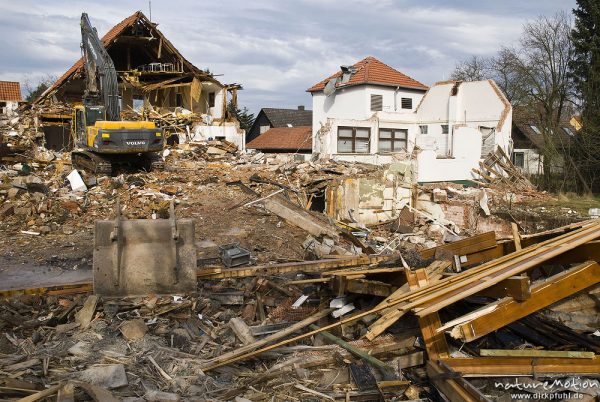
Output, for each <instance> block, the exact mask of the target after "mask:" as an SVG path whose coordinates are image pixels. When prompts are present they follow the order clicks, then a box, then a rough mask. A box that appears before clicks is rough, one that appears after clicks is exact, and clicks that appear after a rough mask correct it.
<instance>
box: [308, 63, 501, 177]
mask: <svg viewBox="0 0 600 402" xmlns="http://www.w3.org/2000/svg"><path fill="white" fill-rule="evenodd" d="M308 92H311V94H312V98H313V153H315V154H317V156H318V157H319V158H325V159H333V160H349V161H357V162H364V163H373V164H389V163H394V162H396V161H407V160H412V161H414V171H416V172H417V173H416V179H417V180H418V181H419V182H433V181H450V180H468V179H471V178H472V174H471V169H473V168H475V167H477V166H478V164H479V161H480V160H481V158H482V157H483V156H485V155H486V154H487V153H488V152H490V151H493V150H495V148H496V147H497V146H500V147H502V148H503V149H504V150H505V151H506V152H507V153H508V152H510V149H509V148H510V128H511V117H512V109H511V106H510V103H509V102H508V100H507V99H506V97H505V96H504V95H503V94H502V91H500V89H499V88H498V87H497V86H496V84H495V83H494V82H493V81H491V80H488V81H476V82H459V81H445V82H439V83H436V84H434V86H433V87H431V88H429V89H428V88H427V87H426V86H425V85H424V84H422V83H420V82H418V81H416V80H414V79H413V78H411V77H408V76H407V75H405V74H402V73H401V72H399V71H397V70H395V69H393V68H392V67H390V66H388V65H386V64H384V63H382V62H381V61H379V60H377V59H375V58H374V57H367V58H365V59H363V60H361V61H359V62H358V63H356V64H354V65H353V66H350V67H342V70H341V71H339V72H338V73H336V74H334V75H332V76H331V77H329V78H327V79H325V80H323V81H321V82H319V83H317V84H315V85H314V86H313V87H311V88H309V89H308Z"/></svg>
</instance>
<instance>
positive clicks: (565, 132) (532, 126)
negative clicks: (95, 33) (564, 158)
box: [513, 107, 577, 149]
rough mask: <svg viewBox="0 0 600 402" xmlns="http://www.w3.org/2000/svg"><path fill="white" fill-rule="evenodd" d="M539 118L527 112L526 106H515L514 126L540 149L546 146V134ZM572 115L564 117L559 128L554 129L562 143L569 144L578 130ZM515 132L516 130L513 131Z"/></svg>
mask: <svg viewBox="0 0 600 402" xmlns="http://www.w3.org/2000/svg"><path fill="white" fill-rule="evenodd" d="M538 120H539V119H536V118H535V116H532V114H531V113H529V112H527V111H526V110H525V109H524V108H521V107H515V108H514V109H513V124H514V126H515V127H516V128H517V129H518V130H519V131H520V132H521V133H522V134H523V135H524V136H525V137H526V138H527V139H528V140H529V141H530V142H531V144H532V145H533V146H535V147H536V148H538V149H540V148H542V147H543V146H544V142H545V141H544V134H543V133H542V128H541V126H540V123H539V122H538ZM569 121H570V117H562V118H561V120H560V122H559V124H558V126H559V128H558V129H556V130H554V132H553V134H554V135H556V136H557V137H556V138H557V139H559V140H560V141H561V142H562V143H564V144H567V143H569V142H571V140H572V139H573V137H574V136H575V135H576V134H575V133H576V132H577V131H576V130H575V127H573V126H572V125H571V123H570V122H569ZM513 132H514V131H513Z"/></svg>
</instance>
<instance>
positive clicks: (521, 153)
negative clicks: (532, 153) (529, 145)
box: [511, 152, 525, 169]
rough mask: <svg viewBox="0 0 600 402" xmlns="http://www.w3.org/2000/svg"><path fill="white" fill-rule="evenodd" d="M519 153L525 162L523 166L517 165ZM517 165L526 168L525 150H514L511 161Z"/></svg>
mask: <svg viewBox="0 0 600 402" xmlns="http://www.w3.org/2000/svg"><path fill="white" fill-rule="evenodd" d="M517 155H518V156H519V157H520V158H522V161H523V164H522V165H521V166H519V165H517ZM511 162H512V163H513V164H514V165H515V166H516V167H518V168H521V169H525V152H513V157H512V161H511Z"/></svg>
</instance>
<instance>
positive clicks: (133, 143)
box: [125, 140, 146, 145]
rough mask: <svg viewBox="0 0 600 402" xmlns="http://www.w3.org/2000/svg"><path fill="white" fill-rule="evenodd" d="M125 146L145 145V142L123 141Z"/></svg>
mask: <svg viewBox="0 0 600 402" xmlns="http://www.w3.org/2000/svg"><path fill="white" fill-rule="evenodd" d="M125 144H127V145H146V141H144V140H138V141H125Z"/></svg>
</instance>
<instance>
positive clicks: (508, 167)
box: [473, 147, 536, 192]
mask: <svg viewBox="0 0 600 402" xmlns="http://www.w3.org/2000/svg"><path fill="white" fill-rule="evenodd" d="M473 172H474V173H475V174H476V175H478V176H479V182H480V183H481V184H483V185H492V186H503V187H507V188H510V189H513V190H515V191H531V192H533V191H535V189H536V188H535V186H534V185H533V184H531V182H530V181H529V179H527V177H525V175H524V174H523V173H522V172H521V171H520V170H519V169H518V168H517V167H516V166H515V165H513V163H512V162H511V160H510V157H509V156H508V155H506V153H505V152H504V150H503V149H502V148H500V147H498V148H497V150H496V152H492V153H490V154H489V155H488V156H487V157H486V158H485V160H484V161H483V162H479V169H473Z"/></svg>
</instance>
